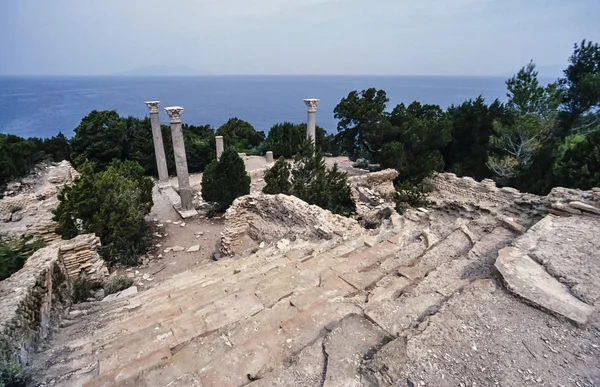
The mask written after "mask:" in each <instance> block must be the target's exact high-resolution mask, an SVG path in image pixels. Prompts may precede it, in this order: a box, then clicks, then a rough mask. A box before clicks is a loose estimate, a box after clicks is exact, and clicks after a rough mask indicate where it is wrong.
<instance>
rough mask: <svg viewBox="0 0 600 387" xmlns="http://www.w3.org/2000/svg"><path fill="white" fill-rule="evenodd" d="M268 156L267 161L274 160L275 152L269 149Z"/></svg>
mask: <svg viewBox="0 0 600 387" xmlns="http://www.w3.org/2000/svg"><path fill="white" fill-rule="evenodd" d="M266 157H267V163H272V162H273V152H272V151H268V152H267V156H266Z"/></svg>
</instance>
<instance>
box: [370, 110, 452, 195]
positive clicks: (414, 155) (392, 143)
mask: <svg viewBox="0 0 600 387" xmlns="http://www.w3.org/2000/svg"><path fill="white" fill-rule="evenodd" d="M390 124H391V125H392V126H391V127H392V128H393V129H391V130H389V131H388V133H389V134H388V140H387V141H386V142H385V144H383V145H382V147H381V154H380V157H379V161H380V163H381V167H382V168H395V169H397V170H398V172H400V176H399V179H400V180H401V181H409V182H411V183H412V184H419V183H420V182H421V181H422V180H423V179H424V178H425V177H427V176H429V175H430V174H431V173H432V172H433V171H442V170H443V169H444V158H443V156H442V153H441V151H442V150H443V149H444V147H445V146H446V145H447V144H448V143H449V142H450V139H451V130H452V126H451V125H452V124H451V121H450V119H449V118H448V116H447V114H445V113H444V112H443V111H442V109H440V107H439V106H437V105H421V104H420V103H418V102H413V103H411V104H410V105H409V106H408V107H405V106H404V104H400V105H398V106H397V107H396V108H395V109H394V110H393V111H392V114H391V116H390Z"/></svg>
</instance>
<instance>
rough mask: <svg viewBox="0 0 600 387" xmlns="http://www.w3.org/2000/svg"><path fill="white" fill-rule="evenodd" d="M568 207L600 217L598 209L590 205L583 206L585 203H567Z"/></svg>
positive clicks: (599, 209)
mask: <svg viewBox="0 0 600 387" xmlns="http://www.w3.org/2000/svg"><path fill="white" fill-rule="evenodd" d="M569 207H573V208H577V209H578V210H581V211H585V212H590V213H592V214H596V215H600V208H598V207H594V206H592V205H590V204H585V203H581V202H571V203H569Z"/></svg>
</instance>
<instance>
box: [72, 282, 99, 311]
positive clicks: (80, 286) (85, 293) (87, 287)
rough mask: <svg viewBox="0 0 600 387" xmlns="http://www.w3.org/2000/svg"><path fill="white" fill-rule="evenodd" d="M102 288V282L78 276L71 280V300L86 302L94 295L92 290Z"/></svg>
mask: <svg viewBox="0 0 600 387" xmlns="http://www.w3.org/2000/svg"><path fill="white" fill-rule="evenodd" d="M98 289H102V283H100V282H98V281H92V280H90V279H87V278H85V277H81V278H78V279H77V280H75V282H73V302H74V303H76V304H77V303H80V302H86V301H87V300H88V298H91V297H93V296H94V293H93V292H94V290H98Z"/></svg>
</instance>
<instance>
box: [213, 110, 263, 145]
mask: <svg viewBox="0 0 600 387" xmlns="http://www.w3.org/2000/svg"><path fill="white" fill-rule="evenodd" d="M216 135H217V136H223V141H224V142H225V147H227V148H232V149H234V150H235V151H236V152H247V151H250V150H251V149H253V148H257V147H258V146H259V145H260V144H261V143H262V142H263V141H264V140H265V133H264V132H259V131H257V130H256V129H254V127H253V126H252V125H250V123H248V122H246V121H244V120H240V119H239V118H231V119H229V121H227V122H226V123H224V124H223V125H222V126H221V127H220V128H219V129H217V132H216Z"/></svg>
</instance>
